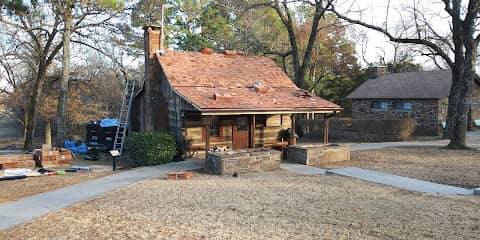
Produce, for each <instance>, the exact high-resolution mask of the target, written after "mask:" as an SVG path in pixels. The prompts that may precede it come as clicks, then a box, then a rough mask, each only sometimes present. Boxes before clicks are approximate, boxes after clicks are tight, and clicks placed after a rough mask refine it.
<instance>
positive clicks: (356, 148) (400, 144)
mask: <svg viewBox="0 0 480 240" xmlns="http://www.w3.org/2000/svg"><path fill="white" fill-rule="evenodd" d="M447 144H448V141H447V140H438V141H409V142H379V143H359V144H354V145H352V146H351V148H350V149H351V150H352V151H363V150H372V149H382V148H390V147H408V146H411V147H422V146H446V145H447Z"/></svg>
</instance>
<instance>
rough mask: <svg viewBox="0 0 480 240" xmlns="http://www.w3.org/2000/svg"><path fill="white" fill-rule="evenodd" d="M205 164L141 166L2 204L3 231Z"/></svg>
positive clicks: (0, 227)
mask: <svg viewBox="0 0 480 240" xmlns="http://www.w3.org/2000/svg"><path fill="white" fill-rule="evenodd" d="M201 167H202V166H201V165H199V164H198V163H195V162H193V161H183V162H177V163H168V164H164V165H160V166H153V167H141V168H136V169H133V170H128V171H125V172H122V173H118V174H113V175H110V176H106V177H103V178H98V179H95V180H92V181H88V182H84V183H81V184H77V185H72V186H68V187H65V188H61V189H57V190H55V191H51V192H46V193H41V194H37V195H34V196H31V197H26V198H22V199H19V200H17V201H12V202H6V203H2V204H0V230H3V229H6V228H10V227H12V226H15V225H17V224H20V223H23V222H26V221H29V220H31V219H33V218H36V217H39V216H41V215H44V214H47V213H50V212H53V211H56V210H59V209H62V208H65V207H67V206H69V205H72V204H74V203H76V202H80V201H85V200H89V199H93V198H95V197H97V196H98V195H100V194H104V193H106V192H110V191H112V190H115V189H118V188H120V187H123V186H126V185H129V184H132V183H135V182H138V181H141V180H145V179H148V178H153V177H159V176H162V175H165V174H166V173H168V172H171V171H182V170H190V169H200V168H201Z"/></svg>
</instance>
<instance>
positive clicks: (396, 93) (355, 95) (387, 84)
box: [347, 71, 452, 99]
mask: <svg viewBox="0 0 480 240" xmlns="http://www.w3.org/2000/svg"><path fill="white" fill-rule="evenodd" d="M451 85H452V79H451V72H450V71H425V72H406V73H388V74H386V75H382V76H379V77H377V78H372V79H368V80H367V81H366V82H364V83H363V84H362V85H360V87H358V88H357V89H355V90H354V91H353V92H352V93H350V95H348V96H347V98H350V99H441V98H445V97H448V94H449V92H450V86H451Z"/></svg>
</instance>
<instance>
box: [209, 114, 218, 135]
mask: <svg viewBox="0 0 480 240" xmlns="http://www.w3.org/2000/svg"><path fill="white" fill-rule="evenodd" d="M210 137H220V120H219V119H218V118H213V119H212V122H211V124H210Z"/></svg>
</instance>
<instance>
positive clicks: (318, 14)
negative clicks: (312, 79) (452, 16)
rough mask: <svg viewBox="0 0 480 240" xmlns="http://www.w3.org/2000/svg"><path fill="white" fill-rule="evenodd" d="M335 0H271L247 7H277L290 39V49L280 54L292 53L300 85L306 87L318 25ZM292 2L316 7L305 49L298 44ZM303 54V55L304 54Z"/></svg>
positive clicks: (297, 80) (296, 79)
mask: <svg viewBox="0 0 480 240" xmlns="http://www.w3.org/2000/svg"><path fill="white" fill-rule="evenodd" d="M333 2H334V0H327V1H324V0H312V1H300V0H299V1H287V0H271V1H267V2H260V3H256V4H252V5H250V6H248V7H247V9H251V8H257V7H271V8H273V9H275V11H276V12H277V14H278V17H279V18H280V20H281V21H282V24H283V25H284V26H285V28H286V30H287V32H288V39H289V42H290V51H288V52H286V53H281V54H279V55H280V56H284V55H291V56H292V63H293V71H294V77H295V84H296V85H297V86H298V87H301V88H302V87H304V81H305V74H306V72H307V69H308V67H309V65H310V60H311V57H312V50H313V46H314V44H315V40H316V38H317V33H318V25H319V22H320V19H321V18H322V17H323V16H324V15H325V13H326V12H327V10H328V9H330V8H331V7H332V3H333ZM292 3H301V4H306V5H308V6H310V7H313V8H314V13H313V18H312V19H311V22H312V27H311V30H310V34H309V39H308V44H307V46H306V48H305V51H303V54H302V50H301V49H300V48H299V46H298V39H297V36H296V34H295V21H296V19H295V14H294V12H295V11H294V10H292V9H290V7H291V6H292ZM302 55H303V56H302Z"/></svg>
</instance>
